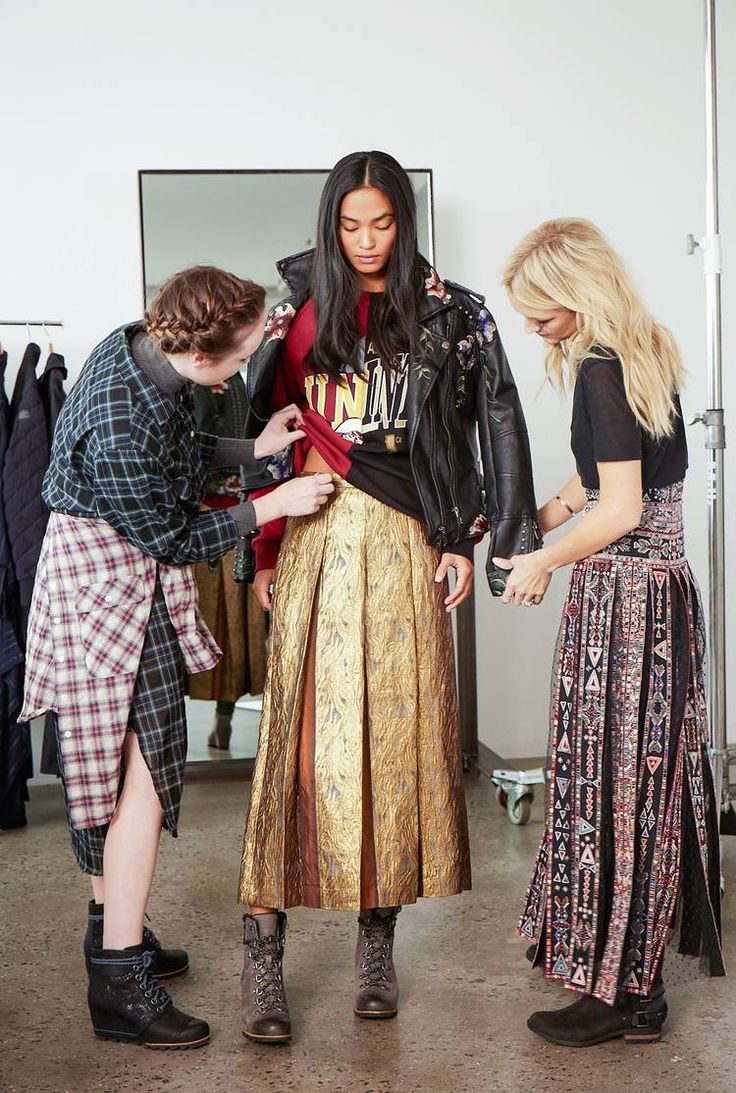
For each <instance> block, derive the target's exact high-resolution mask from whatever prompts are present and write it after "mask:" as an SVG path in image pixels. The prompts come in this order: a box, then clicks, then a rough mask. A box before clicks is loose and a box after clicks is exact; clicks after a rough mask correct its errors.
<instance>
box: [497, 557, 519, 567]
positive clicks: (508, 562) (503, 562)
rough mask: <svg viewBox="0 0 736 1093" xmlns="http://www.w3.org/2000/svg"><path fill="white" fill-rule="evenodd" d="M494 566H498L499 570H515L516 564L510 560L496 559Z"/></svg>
mask: <svg viewBox="0 0 736 1093" xmlns="http://www.w3.org/2000/svg"><path fill="white" fill-rule="evenodd" d="M493 564H494V565H495V566H498V568H499V569H513V568H514V563H513V562H512V561H511V559H510V558H494V559H493Z"/></svg>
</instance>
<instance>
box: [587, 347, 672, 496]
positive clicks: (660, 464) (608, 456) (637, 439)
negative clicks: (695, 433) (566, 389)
mask: <svg viewBox="0 0 736 1093" xmlns="http://www.w3.org/2000/svg"><path fill="white" fill-rule="evenodd" d="M675 406H676V415H675V421H674V433H673V434H672V436H669V437H664V438H663V439H661V440H655V439H654V437H652V436H651V435H650V434H649V433H647V432H646V430H644V429H642V427H641V426H640V425H639V422H638V421H637V420H636V417H635V416H634V412H633V410H632V409H631V407H630V406H629V404H628V402H627V400H626V391H625V389H624V377H623V372H622V370H621V362H620V361H619V359H618V357H613V358H605V359H604V358H600V357H589V358H587V359H586V360H584V361H583V363H582V364H581V366H580V370H579V371H578V376H577V380H576V382H575V393H574V395H573V406H572V425H571V428H570V434H571V443H572V450H573V455H574V456H575V462H576V464H577V470H578V474H579V475H580V480H581V482H582V483H583V486H585V488H586V489H589V490H597V489H598V488H599V487H600V481H599V479H598V468H597V466H596V464H597V463H619V462H625V461H626V460H631V459H640V460H641V464H642V466H641V478H642V489H644V490H651V489H656V488H657V487H662V486H671V485H672V483H673V482H679V481H681V480H682V479H683V478H684V477H685V471H686V470H687V441H686V439H685V426H684V423H683V420H682V408H681V406H680V399H679V397H676V398H675Z"/></svg>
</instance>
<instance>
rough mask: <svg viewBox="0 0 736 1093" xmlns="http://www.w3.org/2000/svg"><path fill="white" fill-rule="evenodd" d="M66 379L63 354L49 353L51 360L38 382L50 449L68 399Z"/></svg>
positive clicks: (48, 361) (47, 362)
mask: <svg viewBox="0 0 736 1093" xmlns="http://www.w3.org/2000/svg"><path fill="white" fill-rule="evenodd" d="M65 379H66V364H65V362H64V358H63V357H62V355H61V353H53V352H52V353H49V359H48V360H47V361H46V367H45V368H44V370H43V375H42V376H41V378H40V380H39V381H38V385H39V388H40V390H41V402H42V403H43V408H44V413H45V414H46V435H47V437H48V441H49V448H51V442H52V440H53V439H54V429H55V428H56V422H57V421H58V418H59V414H60V413H61V408H62V406H63V405H64V400H65V398H66V391H65V390H64V380H65Z"/></svg>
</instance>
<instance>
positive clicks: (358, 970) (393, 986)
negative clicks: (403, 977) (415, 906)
mask: <svg viewBox="0 0 736 1093" xmlns="http://www.w3.org/2000/svg"><path fill="white" fill-rule="evenodd" d="M400 910H401V908H400V907H374V908H373V909H372V910H370V911H361V913H360V916H359V918H358V944H357V947H356V950H355V980H356V993H355V1005H354V1007H353V1012H354V1014H355V1016H356V1017H377V1018H380V1017H395V1016H396V1014H397V1012H398V1001H399V985H398V982H397V980H396V969H395V968H394V961H393V950H394V930H395V928H396V917H397V915H398V914H399V911H400Z"/></svg>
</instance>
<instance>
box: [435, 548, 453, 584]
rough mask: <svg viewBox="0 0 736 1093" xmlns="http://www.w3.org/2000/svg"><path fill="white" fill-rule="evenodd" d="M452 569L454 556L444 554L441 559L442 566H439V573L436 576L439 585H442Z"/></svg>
mask: <svg viewBox="0 0 736 1093" xmlns="http://www.w3.org/2000/svg"><path fill="white" fill-rule="evenodd" d="M451 567H452V555H450V554H443V555H442V557H441V558H440V564H439V565H438V566H437V572H436V573H435V575H434V579H435V581H436V582H437V584H442V582H443V581H444V579H445V577H446V576H447V574H448V573H449V571H450V569H451Z"/></svg>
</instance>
